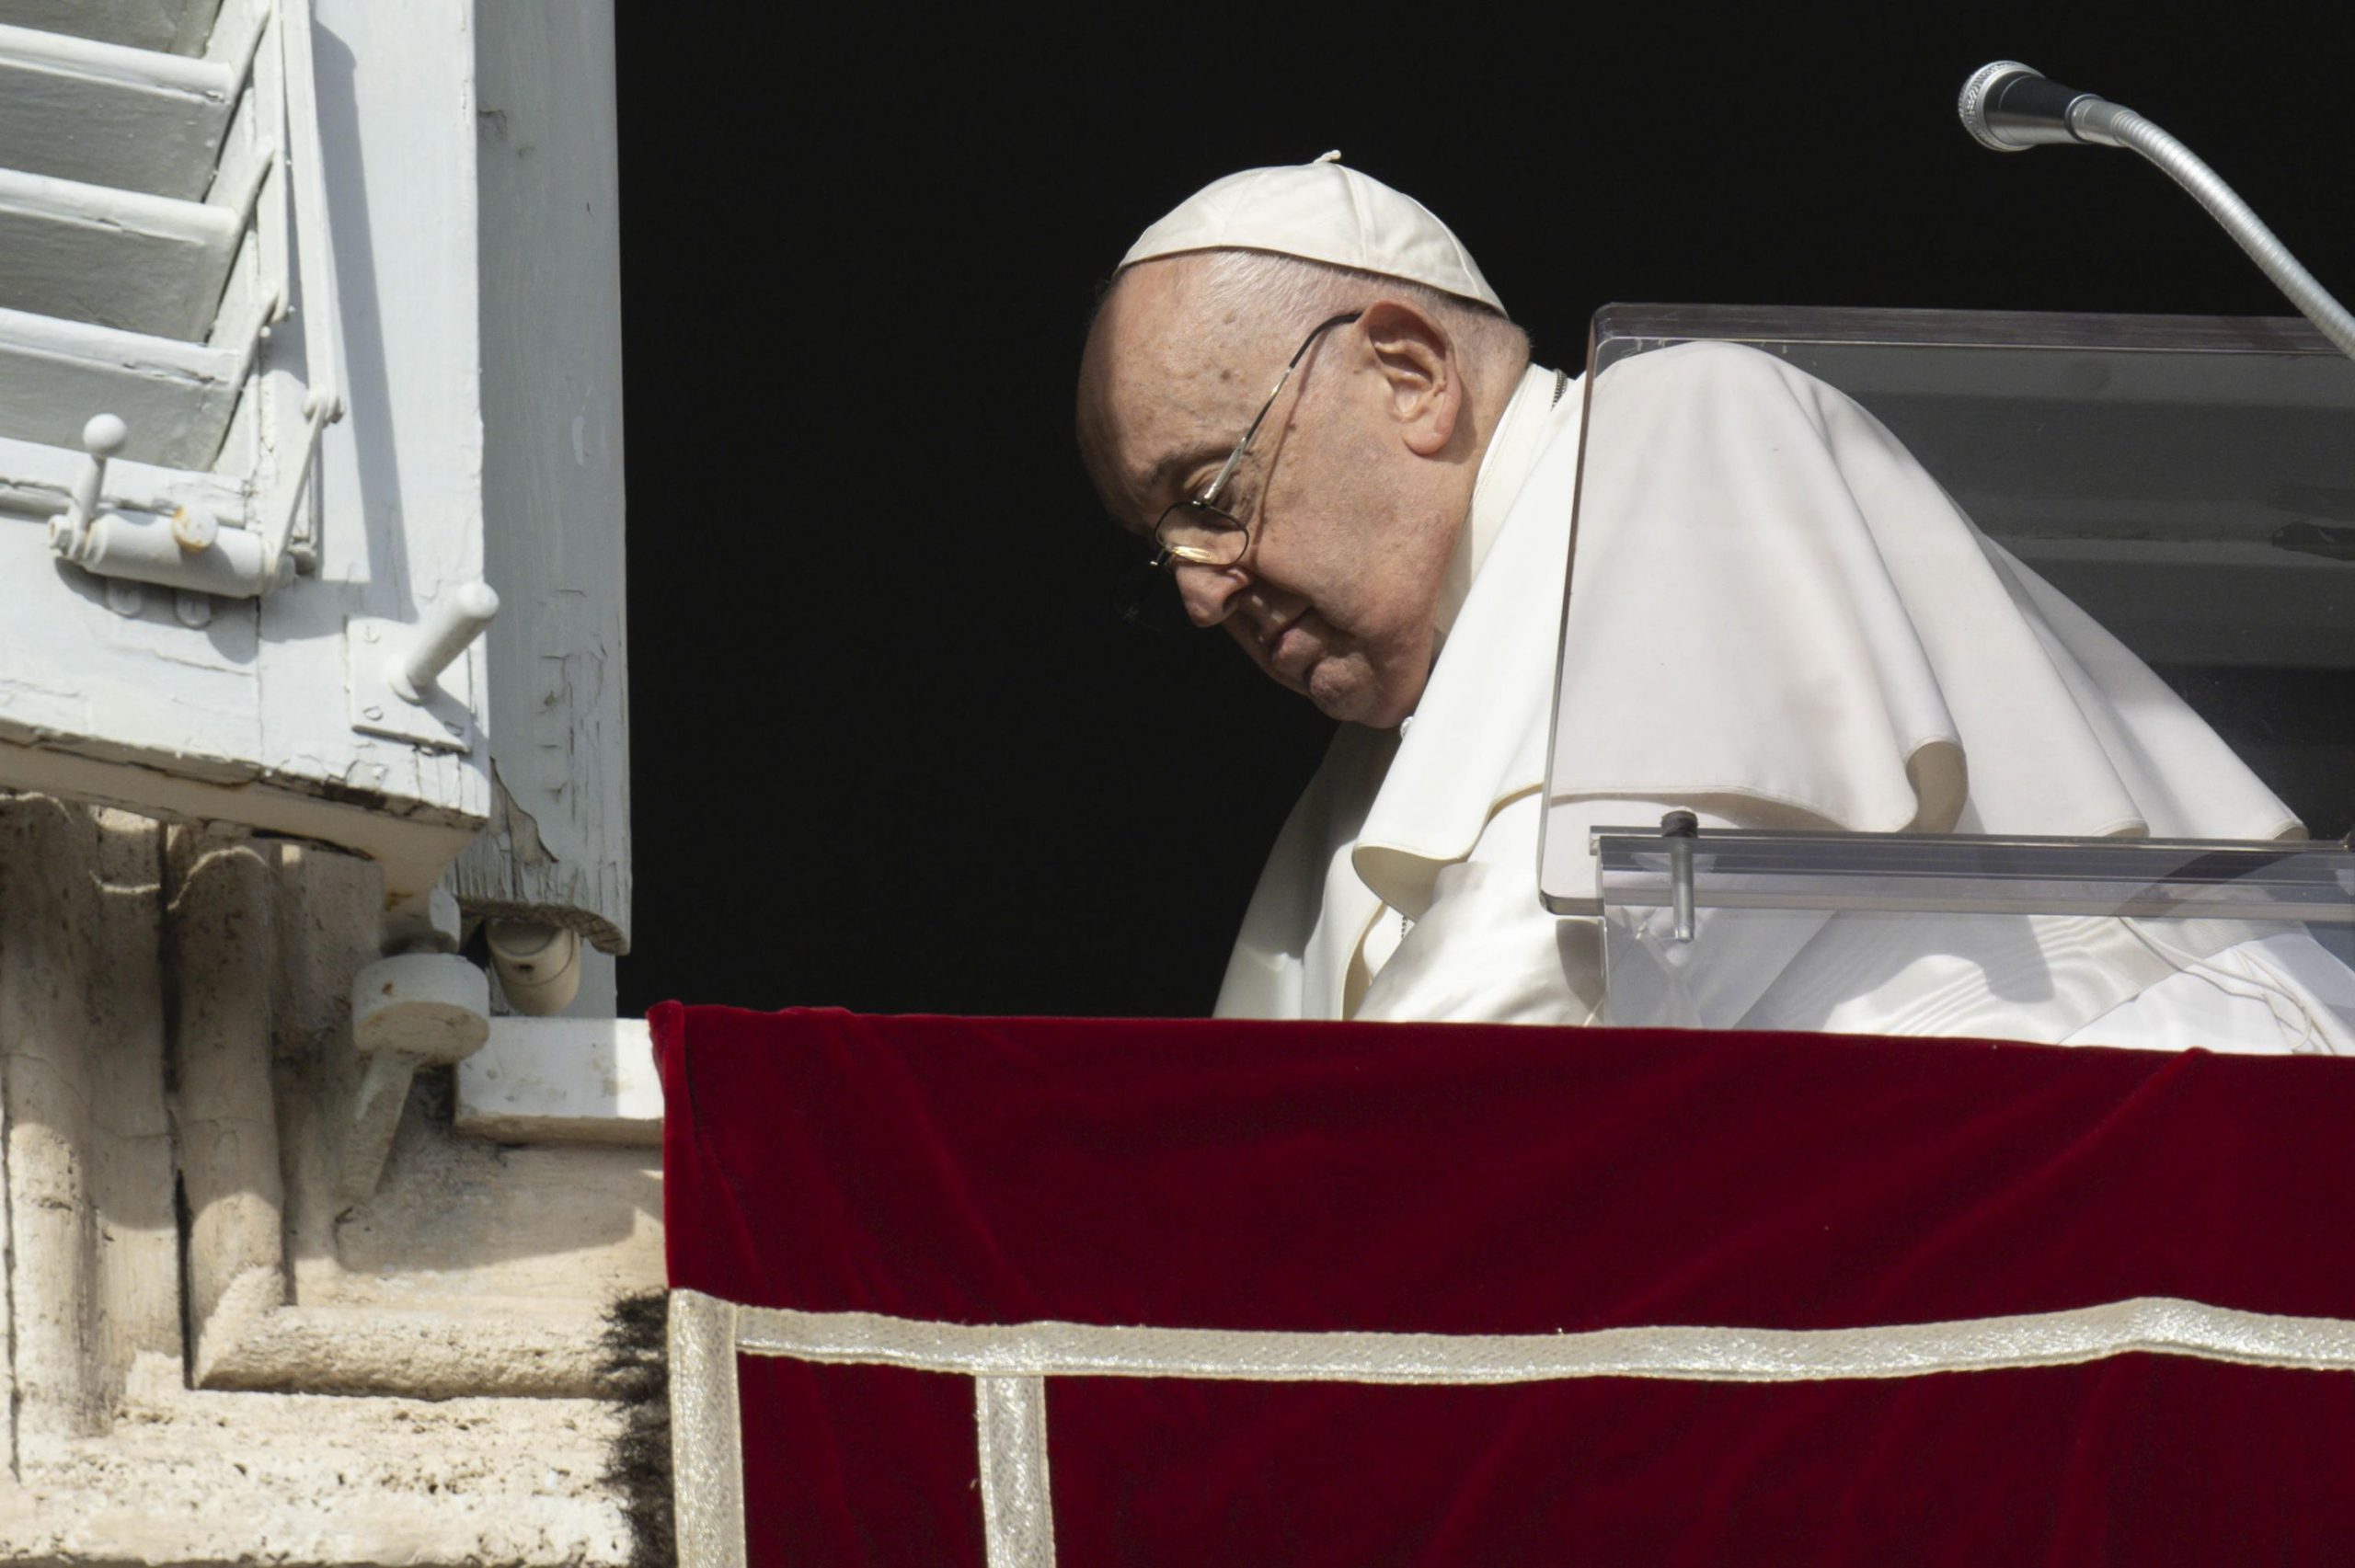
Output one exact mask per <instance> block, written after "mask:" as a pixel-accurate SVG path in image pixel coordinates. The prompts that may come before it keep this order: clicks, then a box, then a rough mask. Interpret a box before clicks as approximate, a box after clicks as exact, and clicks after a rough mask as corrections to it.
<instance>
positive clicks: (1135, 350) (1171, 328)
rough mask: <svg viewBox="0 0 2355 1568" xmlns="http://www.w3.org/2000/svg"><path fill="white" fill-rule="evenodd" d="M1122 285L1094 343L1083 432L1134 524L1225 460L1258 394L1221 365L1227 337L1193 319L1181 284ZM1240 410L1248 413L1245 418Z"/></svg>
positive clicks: (1139, 276) (1130, 278)
mask: <svg viewBox="0 0 2355 1568" xmlns="http://www.w3.org/2000/svg"><path fill="white" fill-rule="evenodd" d="M1160 270H1161V269H1159V268H1139V269H1135V271H1134V272H1133V273H1132V274H1127V275H1124V276H1123V280H1122V282H1121V285H1120V287H1119V288H1117V289H1116V290H1115V291H1114V292H1113V293H1112V294H1111V296H1110V297H1109V298H1108V299H1107V300H1106V302H1105V308H1104V310H1103V312H1102V313H1101V314H1100V315H1098V316H1097V323H1096V328H1095V330H1094V332H1092V333H1091V334H1090V336H1089V339H1088V355H1087V371H1086V376H1085V378H1084V379H1083V383H1082V410H1081V425H1082V430H1083V440H1084V444H1085V445H1086V447H1087V448H1088V449H1089V451H1088V453H1087V455H1088V460H1089V466H1090V468H1091V469H1094V470H1095V471H1096V472H1097V484H1098V486H1099V488H1103V489H1105V490H1106V491H1107V492H1108V493H1107V494H1106V496H1105V500H1106V502H1107V503H1108V504H1110V505H1113V506H1114V508H1115V509H1116V511H1118V512H1119V513H1120V514H1121V515H1123V517H1127V516H1129V515H1132V514H1133V513H1134V512H1135V511H1137V510H1140V509H1144V508H1146V507H1149V506H1152V505H1154V504H1155V503H1156V502H1157V501H1158V500H1160V499H1161V498H1164V497H1165V496H1166V493H1167V491H1168V490H1169V489H1170V488H1171V487H1172V486H1175V485H1177V484H1179V483H1182V482H1183V479H1184V476H1185V475H1186V473H1187V471H1188V470H1189V469H1190V468H1193V467H1196V466H1199V465H1200V463H1201V462H1202V461H1204V460H1205V456H1206V454H1207V455H1208V457H1209V460H1211V461H1216V460H1217V459H1218V458H1221V457H1223V456H1224V455H1225V452H1226V450H1227V449H1228V448H1230V447H1232V446H1233V444H1234V442H1235V437H1236V436H1238V435H1239V434H1241V432H1242V427H1241V424H1240V423H1239V420H1240V419H1242V418H1247V417H1248V413H1247V410H1241V406H1242V405H1243V404H1245V403H1247V402H1248V401H1249V393H1248V391H1247V390H1246V388H1245V387H1244V385H1243V383H1241V381H1240V380H1239V378H1238V376H1237V374H1236V372H1235V367H1234V366H1233V364H1232V363H1231V361H1228V360H1226V359H1224V358H1222V356H1221V352H1220V350H1221V349H1222V348H1223V347H1224V345H1223V343H1222V342H1221V341H1220V340H1221V339H1223V338H1224V337H1225V336H1226V335H1225V334H1223V333H1221V332H1219V331H1217V330H1216V327H1217V326H1218V324H1217V323H1216V322H1214V321H1212V320H1210V319H1206V317H1207V315H1208V313H1206V312H1203V311H1200V310H1199V309H1197V310H1191V311H1189V309H1188V308H1187V306H1188V304H1189V300H1188V298H1187V293H1188V291H1186V290H1184V289H1183V288H1182V286H1180V287H1173V286H1170V285H1171V284H1172V283H1177V284H1182V281H1183V280H1167V279H1162V278H1152V277H1147V276H1143V274H1148V273H1152V272H1157V271H1160ZM1238 410H1241V411H1240V412H1239V411H1238Z"/></svg>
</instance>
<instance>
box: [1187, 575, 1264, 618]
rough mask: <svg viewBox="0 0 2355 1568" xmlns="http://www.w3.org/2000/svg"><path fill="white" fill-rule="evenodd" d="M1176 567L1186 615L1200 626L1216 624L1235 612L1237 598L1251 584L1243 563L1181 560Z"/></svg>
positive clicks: (1240, 596) (1238, 598)
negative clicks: (1204, 563)
mask: <svg viewBox="0 0 2355 1568" xmlns="http://www.w3.org/2000/svg"><path fill="white" fill-rule="evenodd" d="M1174 569H1175V571H1176V573H1177V597H1178V598H1179V599H1180V600H1182V601H1184V602H1185V605H1186V618H1187V619H1188V620H1189V621H1191V622H1193V623H1194V624H1195V625H1197V626H1215V625H1217V624H1219V623H1221V622H1222V621H1224V620H1225V619H1226V618H1227V617H1228V616H1229V615H1232V614H1234V613H1235V604H1236V602H1237V601H1239V600H1240V599H1241V598H1242V596H1243V593H1244V590H1245V589H1248V588H1249V587H1250V586H1251V578H1250V575H1249V574H1248V573H1246V572H1245V571H1244V570H1243V568H1242V567H1205V566H1200V565H1198V564H1195V563H1192V562H1179V563H1178V564H1177V567H1175V568H1174Z"/></svg>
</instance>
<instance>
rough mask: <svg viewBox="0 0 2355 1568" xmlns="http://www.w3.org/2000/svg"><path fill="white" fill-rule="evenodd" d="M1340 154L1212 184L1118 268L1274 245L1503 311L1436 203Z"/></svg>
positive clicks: (1285, 252) (1148, 234) (1282, 252)
mask: <svg viewBox="0 0 2355 1568" xmlns="http://www.w3.org/2000/svg"><path fill="white" fill-rule="evenodd" d="M1340 157H1341V155H1340V154H1338V153H1327V154H1326V155H1324V156H1323V157H1321V158H1319V159H1317V160H1316V161H1315V163H1313V164H1292V165H1287V166H1284V167H1281V168H1267V169H1245V170H1244V171H1243V172H1242V173H1241V174H1231V175H1228V176H1227V177H1225V178H1224V179H1219V180H1213V181H1212V182H1211V183H1210V184H1208V185H1206V186H1204V187H1202V189H1200V190H1197V191H1196V192H1194V194H1193V195H1191V196H1189V197H1188V198H1186V200H1183V201H1180V202H1179V203H1178V204H1177V209H1176V210H1175V211H1174V212H1171V213H1170V214H1169V215H1168V216H1167V217H1166V218H1164V219H1162V220H1161V222H1159V223H1155V224H1154V225H1153V227H1151V228H1149V229H1147V230H1145V232H1144V233H1143V235H1141V236H1140V237H1139V238H1138V240H1137V243H1136V244H1134V245H1132V246H1130V247H1129V253H1128V255H1126V256H1124V257H1122V258H1120V266H1121V267H1122V268H1126V267H1132V266H1134V265H1135V264H1136V263H1138V262H1140V261H1151V260H1153V259H1154V258H1156V257H1162V256H1177V255H1180V254H1182V253H1184V252H1186V251H1189V250H1267V251H1273V252H1274V253H1275V254H1277V255H1279V256H1297V257H1300V258H1304V259H1305V260H1309V261H1323V262H1327V263H1328V264H1330V265H1332V266H1335V267H1354V268H1356V269H1358V270H1359V271H1361V272H1374V273H1379V274H1381V275H1382V276H1383V277H1385V278H1404V279H1406V280H1407V281H1408V282H1412V283H1421V284H1425V285H1427V286H1428V287H1430V288H1434V289H1437V290H1439V291H1440V292H1442V293H1447V294H1454V295H1457V296H1458V297H1460V298H1463V299H1467V300H1477V301H1478V302H1479V303H1482V304H1484V305H1487V306H1488V307H1489V308H1490V309H1491V310H1494V311H1495V312H1497V313H1498V314H1499V315H1503V314H1504V308H1505V307H1504V302H1503V301H1501V300H1499V299H1498V298H1497V292H1496V291H1495V290H1494V289H1491V288H1489V287H1488V280H1487V279H1486V278H1483V277H1482V276H1480V269H1479V267H1478V266H1477V265H1476V264H1475V263H1474V261H1473V260H1472V254H1471V252H1469V251H1467V250H1465V248H1464V242H1463V241H1461V240H1459V239H1457V238H1456V237H1455V235H1453V234H1452V233H1450V232H1449V230H1448V226H1447V225H1446V224H1445V223H1441V222H1440V221H1439V220H1438V219H1437V218H1435V217H1433V216H1431V212H1430V208H1428V207H1426V206H1424V205H1423V204H1422V203H1421V202H1419V201H1418V200H1415V199H1414V198H1413V197H1411V196H1406V195H1402V194H1400V193H1399V192H1398V191H1396V190H1393V189H1390V188H1389V187H1388V186H1386V185H1384V184H1383V183H1382V182H1381V181H1380V180H1378V179H1372V178H1369V177H1366V176H1364V175H1361V174H1360V173H1358V171H1357V170H1355V169H1352V168H1343V167H1342V166H1341V163H1340ZM1116 270H1118V269H1116Z"/></svg>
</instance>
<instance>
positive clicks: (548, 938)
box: [483, 920, 580, 1018]
mask: <svg viewBox="0 0 2355 1568" xmlns="http://www.w3.org/2000/svg"><path fill="white" fill-rule="evenodd" d="M483 941H484V944H485V945H486V946H488V948H489V949H490V966H491V967H492V968H494V969H496V970H498V971H499V989H500V990H502V991H504V992H505V993H506V994H507V1000H508V1001H510V1002H511V1003H512V1004H513V1005H514V1008H515V1011H516V1012H518V1013H529V1014H531V1015H532V1016H533V1017H535V1018H545V1017H546V1016H547V1015H548V1014H550V1013H561V1012H563V1011H564V1010H565V1009H566V1008H568V1007H569V1006H571V1005H572V999H573V998H574V997H576V996H578V995H580V933H579V932H577V931H572V930H569V929H568V928H566V927H564V926H558V925H546V924H543V923H541V922H540V921H520V920H495V921H490V922H489V924H488V925H487V926H485V927H484V928H483Z"/></svg>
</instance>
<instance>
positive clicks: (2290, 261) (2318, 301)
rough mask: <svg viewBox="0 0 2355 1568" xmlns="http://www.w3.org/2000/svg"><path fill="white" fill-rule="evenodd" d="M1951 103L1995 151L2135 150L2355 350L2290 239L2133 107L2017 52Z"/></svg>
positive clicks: (2346, 325)
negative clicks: (2047, 71) (2048, 71)
mask: <svg viewBox="0 0 2355 1568" xmlns="http://www.w3.org/2000/svg"><path fill="white" fill-rule="evenodd" d="M1955 109H1956V111H1957V112H1958V113H1959V114H1960V115H1961V116H1962V126H1963V129H1964V130H1966V131H1968V132H1970V136H1971V139H1972V140H1973V141H1975V142H1977V143H1979V144H1980V145H1981V146H1982V147H1989V148H1993V150H1994V151H1996V152H1998V153H2025V152H2027V151H2028V149H2029V148H2030V147H2034V146H2039V145H2042V144H2044V143H2058V142H2080V143H2090V144H2092V145H2097V146H2104V147H2131V148H2132V149H2133V150H2134V151H2135V152H2137V153H2140V154H2142V156H2144V157H2146V158H2148V159H2150V160H2151V162H2153V163H2154V164H2156V165H2157V166H2159V168H2160V170H2161V172H2163V173H2164V174H2165V175H2166V177H2168V178H2170V179H2172V180H2174V181H2175V182H2176V183H2177V185H2180V186H2181V187H2183V188H2184V189H2186V190H2188V191H2189V192H2190V193H2191V196H2192V200H2196V201H2198V202H2199V203H2200V205H2201V206H2202V207H2205V208H2207V209H2208V212H2209V215H2210V216H2211V217H2212V218H2214V219H2215V220H2216V222H2217V223H2221V224H2223V228H2224V232H2225V233H2226V234H2228V235H2232V236H2233V242H2234V244H2235V245H2238V246H2240V247H2241V249H2243V250H2245V251H2246V252H2247V253H2248V257H2249V259H2250V260H2252V261H2254V262H2256V263H2257V268H2258V269H2259V270H2261V271H2263V272H2264V274H2265V275H2266V276H2267V277H2268V278H2270V279H2272V280H2273V282H2274V285H2275V287H2277V288H2279V289H2280V291H2281V292H2283V293H2284V294H2287V295H2288V296H2289V297H2290V303H2292V304H2293V305H2296V306H2297V307H2298V308H2299V309H2300V310H2301V311H2303V312H2304V313H2305V316H2306V319H2307V320H2309V321H2311V322H2313V323H2314V324H2315V326H2317V327H2319V328H2320V329H2321V331H2322V335H2323V336H2324V337H2325V338H2329V339H2330V340H2331V342H2333V343H2334V344H2336V345H2338V350H2339V352H2341V353H2343V354H2346V355H2348V356H2349V358H2355V315H2349V314H2348V313H2347V308H2346V307H2345V306H2344V305H2341V304H2340V303H2338V301H2337V300H2335V299H2333V298H2331V296H2330V292H2329V291H2327V290H2326V289H2325V288H2324V287H2323V286H2322V285H2321V284H2320V283H2319V282H2317V281H2315V275H2314V274H2313V273H2311V272H2309V271H2307V270H2306V269H2304V268H2303V267H2301V266H2300V265H2298V258H2296V257H2294V256H2292V255H2291V254H2290V247H2289V246H2285V245H2283V244H2282V243H2281V241H2280V239H2279V238H2277V237H2276V236H2275V235H2274V233H2273V231H2272V230H2271V229H2269V228H2267V227H2266V226H2265V224H2264V223H2263V222H2262V221H2261V220H2259V219H2258V217H2257V213H2256V212H2253V211H2252V210H2251V209H2250V207H2249V204H2248V203H2247V202H2246V201H2244V200H2241V199H2240V198H2239V197H2238V196H2237V195H2235V194H2234V191H2233V188H2232V187H2231V186H2229V185H2226V184H2225V183H2224V182H2223V180H2222V179H2220V178H2218V177H2217V176H2216V171H2215V170H2213V169H2211V168H2210V167H2209V166H2207V165H2206V164H2203V163H2201V162H2200V160H2199V159H2198V158H2197V157H2194V156H2193V155H2192V153H2191V149H2190V148H2188V147H2187V146H2185V145H2184V144H2183V143H2180V142H2178V141H2177V140H2176V139H2175V138H2174V137H2172V136H2170V135H2168V134H2167V133H2166V132H2164V131H2162V130H2160V129H2159V128H2158V127H2157V126H2155V125H2154V124H2152V123H2151V122H2150V121H2149V120H2145V119H2143V118H2142V116H2141V115H2139V114H2137V113H2135V112H2134V111H2133V110H2132V109H2127V108H2125V107H2124V106H2123V105H2120V104H2114V103H2111V102H2110V101H2109V100H2108V98H2105V97H2098V96H2097V95H2096V94H2093V93H2081V92H2079V91H2077V90H2076V89H2075V88H2074V87H2064V86H2062V85H2061V84H2060V83H2058V82H2053V81H2049V80H2047V79H2046V78H2045V75H2044V74H2043V73H2042V72H2040V71H2037V70H2034V69H2032V68H2031V67H2028V66H2026V65H2023V64H2021V63H2019V62H2018V61H2016V60H1998V61H1995V62H1993V63H1991V64H1986V65H1982V66H1981V67H1980V68H1979V69H1978V70H1976V71H1973V72H1972V73H1971V74H1970V80H1969V81H1967V82H1965V83H1963V85H1962V97H1961V98H1960V99H1959V101H1958V102H1957V104H1956V105H1955Z"/></svg>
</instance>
